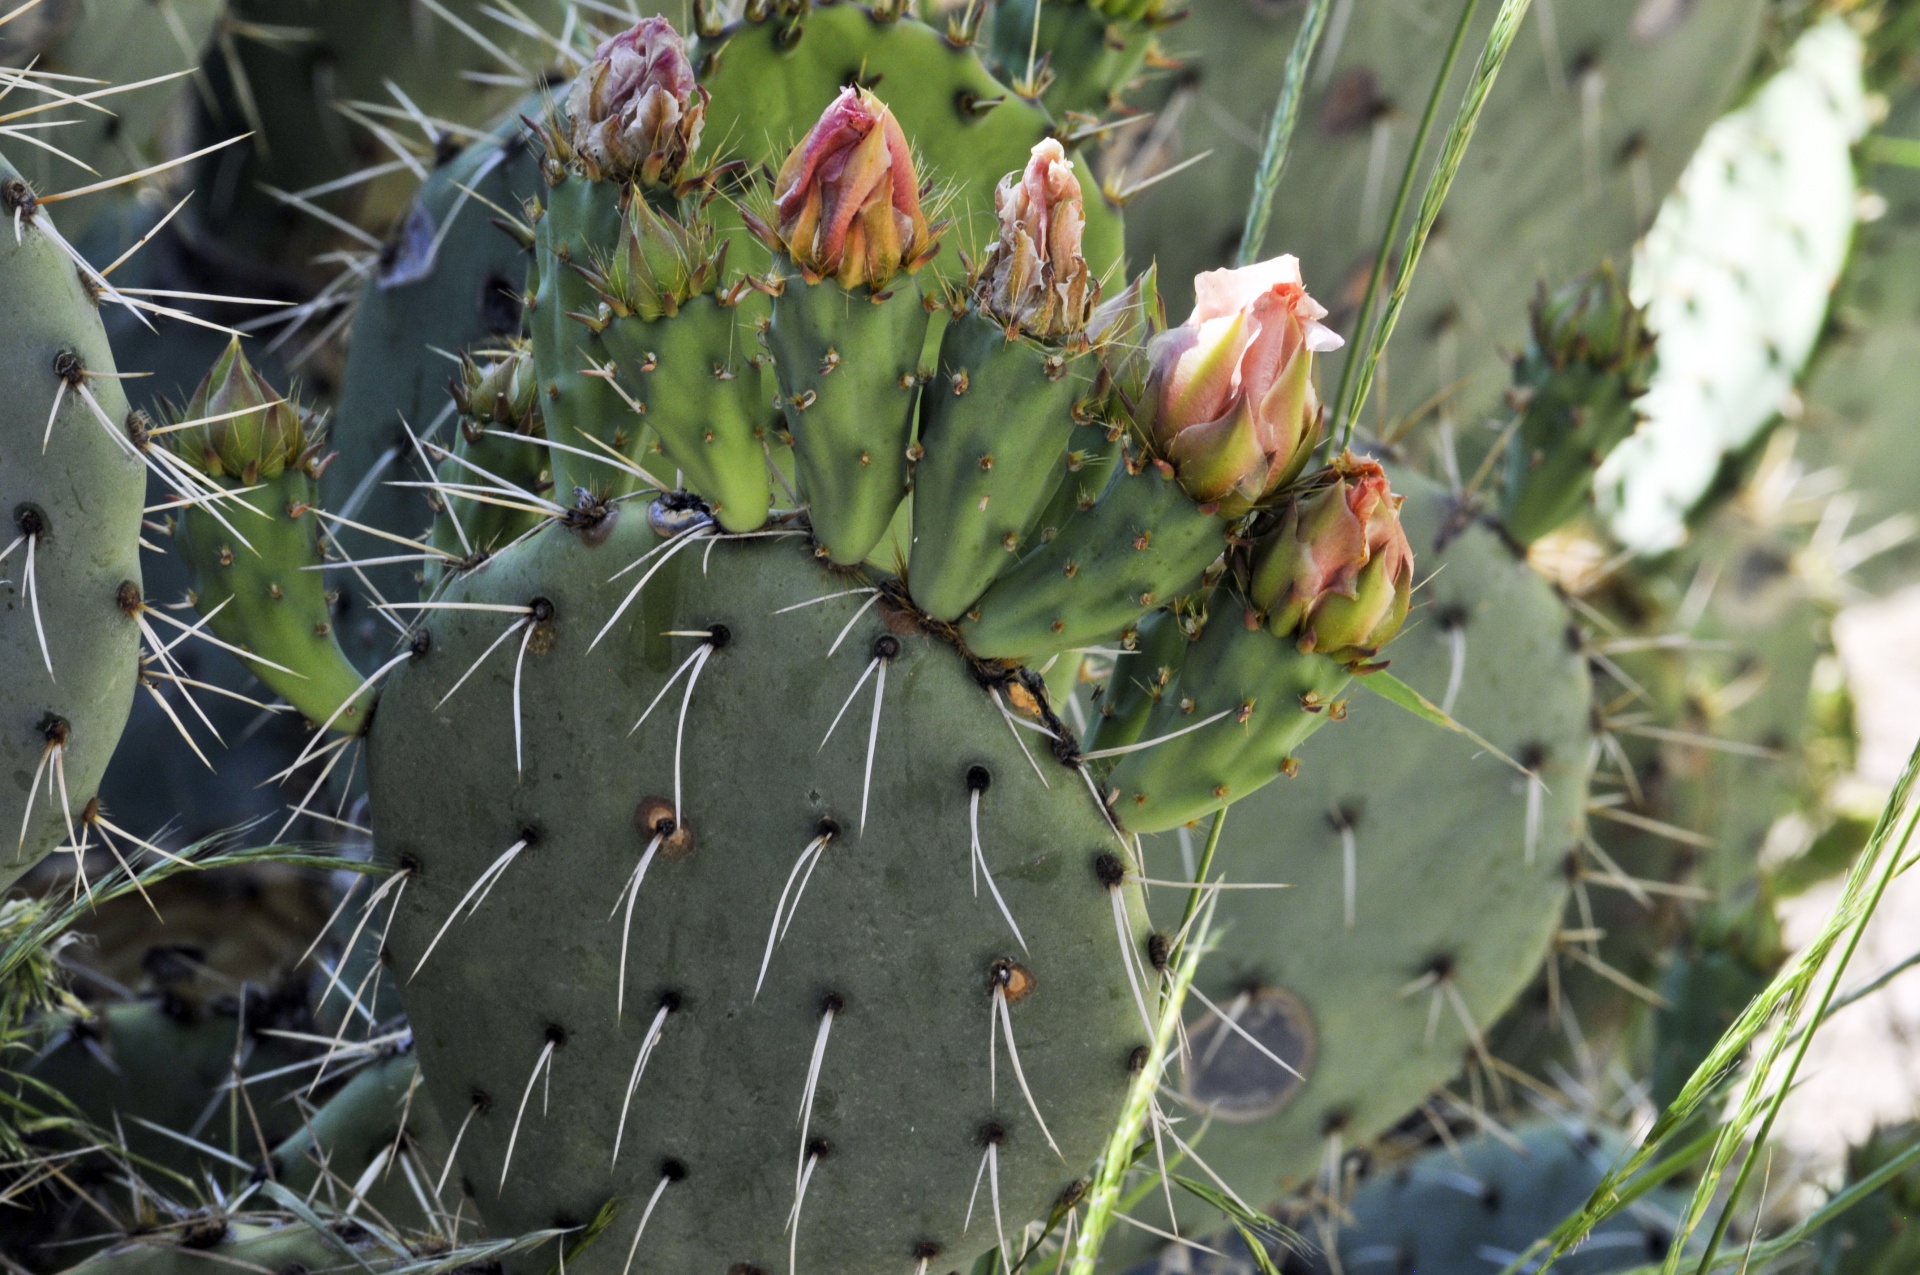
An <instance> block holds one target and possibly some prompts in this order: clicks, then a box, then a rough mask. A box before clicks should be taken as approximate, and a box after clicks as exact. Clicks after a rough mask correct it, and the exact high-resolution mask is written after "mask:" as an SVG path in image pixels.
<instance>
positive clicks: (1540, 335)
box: [1500, 263, 1657, 544]
mask: <svg viewBox="0 0 1920 1275" xmlns="http://www.w3.org/2000/svg"><path fill="white" fill-rule="evenodd" d="M1530 317H1531V322H1530V324H1529V331H1528V339H1527V348H1526V351H1525V352H1524V353H1523V354H1521V355H1520V357H1518V358H1517V359H1515V360H1514V385H1513V389H1512V390H1510V391H1509V393H1508V398H1509V400H1510V401H1511V402H1512V405H1513V408H1514V410H1515V411H1516V412H1518V413H1519V421H1518V423H1517V425H1516V427H1515V429H1514V441H1513V444H1512V447H1511V449H1510V450H1509V452H1508V463H1507V485H1506V490H1505V491H1504V492H1502V493H1501V502H1500V504H1501V510H1500V521H1501V523H1502V524H1503V525H1504V526H1505V527H1506V529H1507V534H1509V535H1511V536H1512V537H1513V538H1514V539H1515V540H1517V541H1519V542H1520V543H1521V544H1532V543H1533V542H1534V541H1536V540H1538V539H1539V538H1540V537H1541V536H1544V535H1546V534H1547V533H1548V532H1549V531H1552V530H1553V529H1554V528H1555V527H1558V526H1559V525H1561V524H1562V523H1564V522H1566V521H1567V520H1568V519H1569V518H1571V517H1573V516H1574V515H1575V514H1576V513H1577V512H1579V510H1580V509H1581V507H1582V506H1584V505H1585V504H1586V503H1587V502H1588V500H1589V499H1590V498H1591V497H1592V494H1593V479H1594V471H1595V470H1597V469H1598V468H1599V467H1600V465H1601V464H1602V463H1603V462H1604V461H1605V460H1606V458H1607V456H1608V454H1609V453H1610V452H1612V451H1613V449H1614V448H1616V447H1618V446H1619V445H1620V444H1621V443H1623V442H1625V441H1626V440H1627V439H1628V438H1630V437H1631V436H1632V434H1633V431H1634V430H1635V429H1636V428H1637V427H1638V426H1639V424H1640V419H1641V418H1640V411H1639V407H1638V405H1637V403H1636V400H1637V399H1639V398H1640V397H1641V396H1642V395H1643V394H1645V393H1646V392H1647V384H1648V380H1649V378H1650V377H1651V376H1652V374H1653V370H1654V367H1655V366H1656V363H1657V360H1656V358H1655V355H1654V350H1653V337H1652V335H1651V334H1650V333H1649V332H1648V331H1647V328H1646V316H1645V314H1644V313H1643V312H1642V311H1641V309H1640V308H1639V307H1638V306H1636V305H1634V303H1633V300H1632V298H1631V297H1629V296H1628V295H1627V289H1626V285H1625V284H1624V283H1623V282H1622V281H1621V280H1620V279H1619V277H1618V276H1617V275H1615V274H1614V271H1613V266H1612V264H1611V263H1607V264H1604V265H1602V266H1601V267H1600V268H1599V269H1597V270H1595V271H1593V272H1591V273H1590V274H1588V275H1587V276H1586V277H1584V278H1582V279H1579V280H1576V281H1575V282H1573V283H1571V284H1568V285H1567V286H1566V287H1564V288H1562V289H1560V290H1559V291H1557V292H1555V293H1553V294H1551V295H1549V294H1548V292H1547V290H1546V288H1545V286H1544V285H1543V286H1542V287H1541V289H1540V292H1539V294H1538V295H1537V296H1536V297H1535V298H1534V302H1533V311H1532V314H1531V316H1530Z"/></svg>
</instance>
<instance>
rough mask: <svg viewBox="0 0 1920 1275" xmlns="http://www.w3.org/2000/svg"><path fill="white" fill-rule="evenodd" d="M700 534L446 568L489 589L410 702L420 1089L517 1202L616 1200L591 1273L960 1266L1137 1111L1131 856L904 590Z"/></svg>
mask: <svg viewBox="0 0 1920 1275" xmlns="http://www.w3.org/2000/svg"><path fill="white" fill-rule="evenodd" d="M702 539H706V537H695V538H694V539H692V540H681V541H678V542H663V541H662V540H660V539H659V538H658V537H657V536H656V535H655V534H654V533H653V531H652V529H651V528H650V527H649V525H648V523H647V521H646V519H645V518H644V517H643V516H642V514H641V511H640V510H639V509H638V508H634V507H629V509H628V511H626V512H623V513H622V514H621V515H620V516H619V518H618V520H617V522H616V523H615V525H614V526H613V527H612V528H611V529H610V534H609V535H606V536H605V538H604V542H603V543H597V544H596V543H593V540H592V539H590V538H587V537H583V536H581V535H579V534H578V533H575V532H572V531H568V530H566V529H565V528H561V527H548V528H547V529H546V530H544V531H542V532H540V533H539V534H537V535H536V536H535V537H534V538H533V539H532V540H531V541H529V542H528V543H527V544H526V545H525V546H523V547H522V548H521V549H518V550H516V551H514V552H513V553H511V554H507V555H502V556H501V557H500V558H497V559H495V560H494V561H492V562H490V563H489V564H487V565H486V566H485V567H483V568H481V569H480V570H478V571H476V572H474V573H472V574H470V575H467V576H465V577H462V578H461V579H460V580H459V581H458V582H456V583H455V584H453V585H452V586H451V587H450V588H449V589H448V590H447V592H446V594H445V595H444V596H445V598H446V599H447V601H448V602H449V603H453V604H456V605H459V606H461V607H480V608H493V609H492V610H484V609H473V610H468V609H462V610H448V611H445V612H441V613H437V614H434V615H433V616H432V617H431V618H430V619H429V621H428V622H427V623H426V624H425V625H423V627H422V630H421V631H420V635H419V637H418V639H417V642H418V646H417V649H418V652H419V654H418V657H417V658H416V660H415V661H414V662H413V663H411V664H409V665H408V666H407V667H406V668H405V669H404V670H402V671H401V672H399V673H398V674H396V675H395V678H394V680H393V682H392V683H391V684H390V686H389V687H388V689H387V691H386V694H385V696H384V697H383V699H382V703H381V709H380V712H379V715H378V718H377V720H376V723H375V727H374V732H373V738H372V745H373V757H374V764H373V773H372V782H373V794H374V800H375V803H376V810H377V811H378V817H379V820H380V823H379V829H378V832H379V841H380V852H381V856H382V858H383V860H385V861H386V862H387V863H389V864H391V865H393V866H394V867H395V868H397V869H400V870H403V871H405V872H407V873H408V876H409V879H408V883H407V890H406V896H405V905H404V906H403V907H402V908H401V910H400V912H399V916H398V918H397V920H396V921H395V923H394V926H393V930H392V933H391V937H390V940H389V941H390V944H391V951H392V957H393V961H394V969H395V971H396V972H397V973H398V975H399V976H400V978H401V979H402V987H403V995H404V996H405V998H406V1001H407V1006H408V1009H409V1011H410V1014H411V1016H412V1020H413V1023H414V1027H415V1031H416V1033H417V1035H418V1040H419V1049H420V1056H421V1062H422V1066H423V1069H424V1072H425V1075H426V1077H427V1080H426V1086H427V1090H428V1092H429V1094H430V1095H431V1096H432V1097H433V1099H434V1101H435V1102H436V1103H437V1104H438V1105H439V1108H440V1113H441V1118H442V1120H443V1122H445V1123H448V1124H449V1125H454V1124H458V1123H460V1122H461V1121H464V1120H466V1119H467V1117H468V1113H469V1112H472V1113H473V1115H472V1121H471V1127H470V1128H469V1129H468V1131H467V1133H466V1137H465V1140H464V1141H463V1143H462V1144H461V1145H462V1149H461V1162H462V1165H463V1167H464V1171H465V1172H466V1173H467V1174H468V1175H469V1177H470V1178H471V1179H472V1182H473V1184H474V1191H475V1195H476V1199H477V1201H478V1203H479V1207H480V1209H481V1211H482V1215H483V1216H484V1217H486V1218H487V1219H488V1222H489V1224H490V1225H492V1226H494V1227H497V1228H501V1229H502V1230H503V1231H505V1232H512V1231H515V1230H520V1229H527V1228H532V1227H537V1226H542V1225H546V1224H547V1223H549V1222H550V1221H552V1219H553V1218H555V1217H556V1216H567V1217H572V1218H575V1219H578V1220H585V1219H589V1218H592V1217H594V1216H595V1215H596V1214H597V1213H598V1212H599V1210H600V1209H601V1208H602V1206H603V1205H605V1204H607V1203H608V1202H609V1201H610V1200H613V1201H619V1202H620V1206H621V1212H620V1220H619V1221H618V1223H617V1224H616V1226H615V1227H614V1228H613V1229H612V1230H610V1231H609V1232H607V1234H606V1235H605V1236H604V1237H603V1238H602V1239H601V1240H600V1241H599V1243H597V1244H596V1245H595V1246H594V1247H593V1248H591V1249H590V1250H587V1251H585V1252H582V1253H579V1254H576V1255H573V1256H571V1257H570V1258H569V1265H570V1266H578V1267H579V1268H580V1269H583V1270H586V1269H592V1270H618V1269H620V1268H621V1265H622V1263H623V1262H624V1260H625V1257H626V1254H627V1252H628V1251H629V1250H632V1251H635V1252H637V1253H638V1254H640V1255H641V1258H642V1260H644V1261H645V1262H647V1263H648V1264H649V1265H659V1266H662V1267H675V1268H685V1267H699V1268H702V1269H707V1268H711V1269H721V1268H724V1267H725V1266H726V1265H727V1264H729V1263H746V1264H748V1265H751V1266H755V1267H758V1268H760V1269H763V1270H773V1269H776V1268H778V1267H780V1266H781V1265H783V1264H785V1263H786V1262H787V1260H788V1249H789V1247H790V1246H796V1250H797V1252H798V1254H799V1261H800V1262H801V1264H802V1265H803V1266H807V1267H811V1268H813V1269H828V1270H869V1269H871V1270H881V1269H887V1268H889V1267H890V1266H891V1265H893V1264H896V1263H897V1264H900V1265H902V1266H905V1265H908V1264H910V1263H911V1262H913V1261H914V1260H916V1259H917V1257H920V1256H930V1255H935V1254H937V1255H938V1257H939V1260H940V1261H941V1262H943V1263H945V1262H951V1263H954V1264H956V1265H958V1264H962V1263H964V1262H966V1261H968V1260H970V1259H971V1257H972V1256H974V1255H976V1254H979V1253H982V1252H985V1251H986V1250H988V1249H990V1248H993V1247H994V1246H995V1245H996V1244H997V1243H998V1237H997V1235H996V1221H995V1219H996V1216H997V1217H998V1218H999V1219H1000V1221H1001V1222H1002V1223H1004V1224H1005V1225H1009V1226H1018V1225H1021V1224H1023V1223H1024V1221H1025V1219H1027V1218H1029V1217H1032V1216H1035V1215H1037V1214H1041V1213H1044V1212H1045V1211H1046V1210H1047V1208H1048V1207H1049V1206H1050V1205H1051V1204H1052V1202H1053V1201H1054V1200H1055V1199H1056V1198H1058V1197H1059V1196H1060V1194H1061V1192H1062V1191H1064V1190H1066V1189H1067V1188H1068V1186H1069V1185H1070V1184H1071V1183H1072V1182H1073V1181H1074V1180H1075V1179H1076V1178H1077V1176H1078V1175H1079V1174H1080V1173H1081V1172H1082V1170H1083V1167H1084V1166H1085V1164H1086V1163H1088V1161H1089V1160H1090V1159H1091V1158H1092V1156H1093V1154H1094V1153H1095V1152H1096V1151H1097V1150H1098V1148H1099V1146H1100V1144H1101V1140H1102V1139H1103V1137H1104V1136H1105V1131H1106V1127H1107V1123H1108V1121H1109V1120H1111V1118H1112V1116H1113V1113H1114V1112H1115V1111H1116V1110H1117V1109H1118V1105H1119V1101H1120V1098H1121V1096H1122V1094H1123V1092H1124V1090H1125V1088H1126V1085H1127V1083H1128V1081H1129V1079H1130V1072H1129V1070H1128V1062H1129V1059H1130V1058H1131V1057H1132V1055H1133V1052H1134V1050H1135V1049H1136V1048H1137V1047H1138V1046H1140V1045H1141V1044H1142V1043H1143V1042H1144V1040H1145V1039H1146V1037H1145V1032H1146V1027H1145V1026H1144V1025H1143V1023H1142V1021H1141V1010H1140V1007H1139V1002H1138V1001H1137V1000H1136V991H1137V984H1136V982H1135V980H1138V979H1141V978H1143V977H1144V975H1143V974H1142V973H1141V972H1140V971H1139V970H1138V969H1137V968H1132V967H1130V966H1129V962H1133V963H1136V965H1138V964H1140V963H1142V962H1143V956H1142V944H1143V940H1144V918H1143V917H1142V915H1141V912H1140V905H1139V896H1138V893H1137V890H1136V888H1135V887H1133V886H1131V885H1129V884H1128V883H1127V874H1128V873H1129V872H1130V871H1131V869H1130V868H1129V867H1128V866H1127V863H1126V861H1125V860H1124V859H1123V858H1122V857H1121V855H1122V854H1123V851H1122V850H1121V843H1120V841H1119V840H1118V839H1117V838H1116V837H1115V835H1114V833H1113V831H1112V829H1111V828H1110V827H1109V825H1108V824H1107V822H1106V820H1105V818H1104V817H1103V815H1102V814H1101V812H1100V810H1099V809H1098V807H1097V806H1096V805H1095V804H1094V803H1093V800H1092V798H1091V796H1090V795H1089V793H1088V789H1087V786H1086V784H1085V782H1084V781H1083V780H1082V778H1081V777H1080V776H1079V775H1077V774H1075V773H1074V771H1073V769H1072V768H1070V767H1067V766H1063V765H1061V764H1060V763H1059V762H1058V761H1056V760H1054V759H1053V758H1052V757H1051V756H1050V755H1047V754H1045V753H1044V752H1043V753H1041V754H1040V755H1039V756H1038V757H1034V758H1032V759H1030V758H1029V757H1028V756H1027V755H1025V754H1024V753H1023V751H1022V744H1021V742H1019V741H1017V740H1016V739H1015V738H1014V736H1013V734H1012V732H1011V731H1010V729H1009V725H1008V723H1007V721H1005V720H1004V719H1003V715H1002V713H1001V711H1000V709H999V708H998V707H997V706H996V704H995V703H994V701H993V699H992V698H991V697H990V695H989V694H988V688H987V687H983V686H982V685H981V684H980V682H979V681H977V680H976V671H975V670H972V669H970V668H969V667H968V666H967V664H966V663H965V662H964V661H963V660H962V659H961V658H960V657H959V656H957V655H956V654H955V653H954V652H953V651H952V650H951V649H949V648H947V647H945V646H944V645H942V644H940V643H939V642H937V641H935V640H934V639H932V638H930V637H928V636H927V635H925V634H923V633H920V632H916V631H915V629H914V627H913V625H912V623H911V622H910V621H906V620H905V618H904V616H903V614H902V612H900V611H899V610H898V609H897V607H896V606H895V604H894V603H893V602H892V601H891V600H889V599H886V598H881V599H880V601H879V602H878V603H877V605H869V604H868V601H866V600H862V599H861V598H860V597H859V596H858V595H857V594H854V595H849V594H848V593H847V592H846V586H845V584H844V583H843V580H842V579H840V578H836V577H835V576H834V575H832V574H830V573H828V572H826V571H823V570H821V569H820V568H818V567H816V566H814V565H812V562H811V559H810V557H809V555H808V554H807V552H806V551H805V549H804V548H802V547H801V546H799V545H796V544H793V543H791V537H783V536H779V535H776V536H774V537H771V538H764V537H763V538H761V539H758V540H752V539H749V540H745V541H729V540H727V539H713V540H711V541H710V542H709V543H705V544H702V543H700V541H701V540H702ZM682 549H691V552H684V553H683V552H679V551H680V550H682ZM649 552H652V554H653V558H654V559H660V560H663V561H662V562H661V565H660V567H659V571H658V573H657V574H655V575H653V577H652V579H651V580H650V581H649V582H648V583H647V585H646V588H645V590H644V591H643V592H642V594H641V596H640V598H639V599H638V600H637V601H636V602H635V604H634V606H633V607H632V609H631V610H629V611H627V612H626V613H625V614H624V615H618V616H617V617H616V618H614V619H611V620H610V619H609V612H610V611H612V610H613V608H614V606H615V605H616V604H617V601H618V598H617V594H615V593H614V591H613V590H610V589H608V588H607V578H608V577H609V576H611V575H613V574H614V573H616V572H619V571H621V570H622V569H623V568H625V567H626V566H627V565H628V564H629V563H634V562H640V563H641V569H642V570H649V569H651V568H652V567H653V566H654V565H655V564H654V562H653V561H652V560H643V559H642V555H643V554H646V553H649ZM515 613H518V614H519V618H518V619H515ZM516 625H517V626H518V627H519V628H520V630H521V632H520V633H519V634H518V635H510V638H511V641H510V645H509V648H508V650H507V651H506V653H505V654H504V655H503V656H502V657H498V658H496V659H495V660H494V661H493V662H482V663H480V664H479V667H478V669H477V671H474V672H472V675H471V676H470V677H468V676H467V675H468V673H469V671H470V669H472V668H473V666H474V665H475V663H476V661H484V659H485V656H486V653H487V651H488V649H489V648H490V647H498V646H500V645H502V643H501V635H502V633H503V632H505V631H507V630H508V629H509V627H510V626H516ZM843 631H844V637H843ZM600 632H604V637H603V638H602V639H601V640H600V641H599V643H598V645H595V638H596V633H600ZM463 677H466V679H467V680H466V681H465V684H464V685H461V686H459V687H458V689H457V690H456V689H455V687H456V684H457V683H459V682H460V681H461V679H462V678H463ZM1020 685H1021V684H1019V683H1011V684H1008V685H1006V686H1005V687H1004V688H1003V689H1004V690H1005V691H1006V692H1008V693H1015V694H1017V693H1019V692H1018V687H1019V686H1020ZM450 692H451V694H449V693H450ZM443 700H444V703H443V702H442V701H443ZM649 709H651V711H649ZM1036 767H1038V773H1036V769H1035V768H1036ZM749 776H751V779H750V780H749V778H748V777H749ZM743 781H746V782H749V783H750V784H751V785H752V788H753V790H754V795H753V799H751V800H742V799H741V793H740V792H738V791H737V787H738V785H739V784H740V783H741V782H743ZM979 884H984V885H985V886H986V887H987V888H986V889H985V890H982V891H980V892H979V893H977V894H976V886H977V885H979ZM1116 927H1118V931H1117V933H1116ZM904 971H911V972H912V973H911V979H912V986H913V990H912V993H911V994H906V992H905V988H904V986H903V984H902V983H901V982H900V978H901V975H902V973H903V972H904ZM503 980H504V983H503ZM505 984H514V985H518V986H520V987H523V988H525V989H526V991H527V993H528V994H527V995H525V996H516V997H502V996H500V995H499V989H500V988H501V987H502V986H503V985H505ZM983 1023H984V1024H986V1025H988V1026H989V1027H991V1028H992V1029H993V1031H994V1034H993V1036H992V1037H991V1038H990V1040H989V1039H988V1038H986V1037H985V1035H984V1034H983V1033H982V1032H981V1031H980V1030H979V1029H980V1027H981V1026H982V1025H983ZM1009 1042H1011V1044H1010V1043H1009ZM989 1044H990V1045H991V1050H990V1051H989V1050H988V1049H987V1048H985V1046H987V1045H989ZM1016 1052H1017V1062H1016ZM536 1091H538V1093H536ZM542 1095H544V1096H542ZM1029 1095H1031V1097H1030V1098H1029ZM616 1143H617V1144H618V1155H617V1157H616V1155H615V1151H616ZM983 1170H984V1171H985V1173H986V1177H985V1178H984V1179H982V1178H981V1176H980V1175H981V1173H982V1171H983ZM977 1180H978V1181H981V1182H982V1185H981V1186H980V1190H979V1193H978V1194H977V1195H975V1194H974V1193H973V1188H974V1185H975V1183H976V1181H977ZM970 1200H971V1204H972V1208H971V1211H970V1210H969V1202H970ZM649 1205H651V1207H649ZM1014 1219H1019V1221H1014ZM643 1225H644V1227H645V1233H644V1235H643V1234H641V1233H640V1232H641V1227H642V1226H643Z"/></svg>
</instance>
